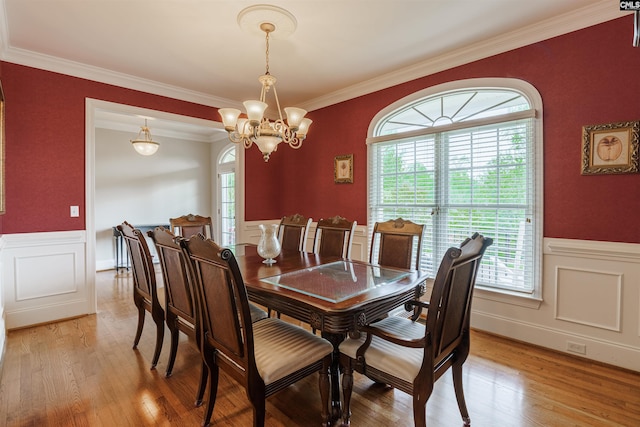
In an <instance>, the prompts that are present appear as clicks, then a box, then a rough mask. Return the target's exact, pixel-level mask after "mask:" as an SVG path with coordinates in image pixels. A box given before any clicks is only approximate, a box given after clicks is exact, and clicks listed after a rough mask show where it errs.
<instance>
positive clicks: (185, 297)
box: [147, 227, 267, 406]
mask: <svg viewBox="0 0 640 427" xmlns="http://www.w3.org/2000/svg"><path fill="white" fill-rule="evenodd" d="M147 234H148V236H149V237H150V238H151V239H152V240H153V242H154V244H155V246H156V250H157V252H158V258H159V259H160V266H161V268H162V278H163V281H164V291H165V313H166V323H167V327H168V328H169V331H170V332H171V346H170V350H169V361H168V362H167V371H166V376H167V377H169V376H171V373H172V370H173V365H174V363H175V360H176V355H177V352H178V339H179V335H180V331H182V332H183V333H184V334H186V335H187V336H189V337H192V338H194V339H195V342H196V343H198V342H200V337H199V331H200V328H198V325H197V323H196V322H197V319H196V313H195V306H196V305H195V301H194V297H193V285H192V284H191V278H190V277H189V270H188V265H189V262H190V261H189V259H188V258H186V256H185V254H184V251H183V250H182V248H181V247H180V244H179V243H178V242H177V241H176V236H175V235H174V234H173V233H172V232H171V231H169V230H167V229H165V228H164V227H156V228H155V229H154V230H149V231H148V232H147ZM250 309H251V320H252V321H254V322H255V321H258V320H261V319H264V318H266V317H267V313H266V312H265V311H264V310H262V309H260V308H258V307H257V306H255V305H254V304H250ZM206 385H207V369H206V366H205V365H204V361H203V362H202V370H201V375H200V386H199V388H198V392H197V394H196V405H197V406H200V405H201V404H202V397H203V396H204V391H205V387H206Z"/></svg>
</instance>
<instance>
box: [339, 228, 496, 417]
mask: <svg viewBox="0 0 640 427" xmlns="http://www.w3.org/2000/svg"><path fill="white" fill-rule="evenodd" d="M492 242H493V241H492V239H490V238H485V237H483V236H482V235H480V234H478V233H475V234H474V235H473V236H472V237H471V238H468V239H466V240H465V241H464V242H463V243H462V244H461V246H460V248H455V247H451V248H449V249H448V250H447V252H446V253H445V255H444V257H443V258H442V262H441V263H440V267H439V268H438V272H437V274H436V278H435V282H434V285H433V290H432V293H431V298H430V300H429V302H423V301H419V300H415V301H413V302H411V304H414V305H419V306H421V307H422V308H425V309H426V310H427V317H426V323H424V324H423V323H420V322H416V321H414V320H412V319H407V318H403V317H395V316H390V317H387V318H385V319H382V320H380V321H378V322H375V323H372V324H370V325H368V326H363V327H361V328H359V332H360V336H359V337H357V336H356V335H352V336H350V337H348V338H347V339H345V340H344V341H343V342H342V343H341V344H340V346H339V349H340V366H341V368H342V370H343V380H342V389H343V396H344V408H343V425H349V422H350V405H351V394H352V391H353V371H356V372H359V373H361V374H364V375H365V376H367V377H369V378H370V379H372V380H374V381H377V382H381V383H385V384H390V385H391V386H393V387H395V388H397V389H398V390H401V391H403V392H405V393H408V394H410V395H412V396H413V420H414V424H415V426H416V427H425V426H426V413H425V410H426V404H427V401H428V400H429V397H430V395H431V392H432V391H433V386H434V383H435V382H436V381H437V380H438V379H439V378H440V377H441V376H442V375H443V374H444V373H445V372H446V371H447V370H448V369H449V368H451V372H452V375H453V385H454V389H455V394H456V400H457V403H458V408H459V410H460V414H461V415H462V419H463V422H464V424H465V425H470V419H469V412H468V410H467V406H466V402H465V400H464V393H463V389H462V366H463V364H464V362H465V360H466V359H467V356H468V355H469V346H470V343H469V317H470V312H471V300H472V296H473V288H474V286H475V282H476V277H477V274H478V269H479V267H480V261H481V260H482V256H483V254H484V252H485V250H486V248H487V247H488V246H489V245H491V244H492Z"/></svg>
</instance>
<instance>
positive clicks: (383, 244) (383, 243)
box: [369, 218, 424, 270]
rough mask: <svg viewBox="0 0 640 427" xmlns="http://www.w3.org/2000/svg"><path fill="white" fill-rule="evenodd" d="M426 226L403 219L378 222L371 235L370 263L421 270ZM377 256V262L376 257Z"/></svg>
mask: <svg viewBox="0 0 640 427" xmlns="http://www.w3.org/2000/svg"><path fill="white" fill-rule="evenodd" d="M423 233H424V225H423V224H416V223H414V222H411V221H409V220H404V219H402V218H397V219H392V220H389V221H385V222H376V223H375V224H374V226H373V234H372V235H371V248H370V251H369V262H371V263H376V264H379V265H382V266H386V267H396V268H405V269H415V270H420V252H421V250H422V236H423ZM376 254H377V260H374V257H375V256H376Z"/></svg>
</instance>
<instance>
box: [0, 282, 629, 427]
mask: <svg viewBox="0 0 640 427" xmlns="http://www.w3.org/2000/svg"><path fill="white" fill-rule="evenodd" d="M131 286H132V285H131V277H130V275H129V274H119V275H114V272H113V271H107V272H101V273H99V274H98V280H97V289H98V295H99V296H98V313H97V314H96V315H91V316H86V317H82V318H78V319H72V320H67V321H62V322H57V323H53V324H48V325H42V326H37V327H33V328H29V329H22V330H16V331H10V332H9V334H8V338H7V343H6V344H7V347H6V354H5V360H4V364H3V371H2V377H1V383H0V425H2V426H109V427H111V426H183V425H184V426H196V425H200V422H201V420H202V413H203V408H202V407H200V408H196V407H194V406H193V401H194V395H195V391H196V386H197V380H198V367H199V364H200V362H199V355H198V353H197V351H196V350H195V348H194V347H193V346H192V345H191V343H190V342H189V341H188V340H187V338H186V337H183V338H182V339H181V342H180V348H179V350H178V358H177V360H176V364H175V367H174V370H173V376H172V377H170V378H165V376H164V370H165V368H166V360H167V357H168V353H169V352H168V344H169V339H168V331H167V335H165V342H164V344H165V345H164V348H163V350H162V355H161V356H160V362H159V364H158V367H157V370H150V369H149V362H150V357H151V355H152V352H153V346H154V339H155V334H154V330H153V323H152V321H151V318H150V316H147V324H146V326H145V330H144V331H143V335H142V340H141V342H140V345H139V348H138V350H132V349H131V344H132V340H133V335H134V332H135V328H136V319H137V317H136V316H137V314H136V310H135V307H134V305H133V301H132V296H131V295H132V289H131ZM464 387H465V395H466V399H467V405H468V407H469V412H470V415H471V422H472V425H473V426H475V427H485V426H486V427H498V426H499V427H502V426H508V427H518V426H527V427H528V426H540V427H542V426H544V427H555V426H558V427H559V426H562V427H565V426H629V427H631V426H633V427H637V426H640V373H634V372H629V371H625V370H621V369H616V368H613V367H609V366H603V365H600V364H596V363H591V362H589V361H586V360H583V359H579V358H575V357H570V356H567V355H563V354H559V353H555V352H551V351H547V350H544V349H540V348H536V347H532V346H529V345H526V344H522V343H518V342H513V341H510V340H506V339H502V338H499V337H496V336H492V335H488V334H485V333H481V332H477V331H474V332H473V334H472V344H471V356H470V358H469V360H468V361H467V363H466V364H465V370H464ZM319 414H320V398H319V393H318V388H317V379H316V377H310V378H307V379H305V380H303V381H301V382H299V383H298V384H296V385H294V386H292V387H290V388H288V389H286V390H284V391H282V392H280V393H278V394H276V395H274V396H272V397H270V398H269V399H268V400H267V426H317V425H320V416H319ZM352 414H353V415H352V426H354V427H359V426H368V427H377V426H411V425H413V421H412V415H411V398H410V397H409V396H408V395H406V394H404V393H402V392H401V391H398V390H394V389H390V388H386V387H384V386H381V385H376V384H373V383H372V382H371V381H369V380H368V379H367V378H364V377H362V376H360V375H357V374H356V377H355V384H354V395H353V399H352ZM212 421H213V423H212V424H213V425H214V426H251V425H252V413H251V408H250V406H249V404H248V402H247V399H246V397H245V395H244V392H243V391H242V389H241V388H240V387H238V386H237V385H236V384H235V383H234V382H233V381H231V380H229V379H227V378H226V377H225V376H224V375H223V376H222V377H221V381H220V387H219V391H218V401H217V403H216V408H215V410H214V414H213V419H212ZM427 422H428V425H429V426H431V427H450V426H460V425H462V421H461V418H460V414H459V412H458V408H457V405H456V401H455V397H454V394H453V387H452V384H451V375H450V374H446V375H445V376H444V377H443V378H441V379H440V381H438V383H437V384H436V387H435V390H434V393H433V395H432V396H431V399H430V400H429V403H428V405H427Z"/></svg>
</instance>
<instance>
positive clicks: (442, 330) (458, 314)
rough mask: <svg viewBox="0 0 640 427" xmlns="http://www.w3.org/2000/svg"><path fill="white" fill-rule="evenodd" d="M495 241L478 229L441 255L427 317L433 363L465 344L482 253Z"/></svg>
mask: <svg viewBox="0 0 640 427" xmlns="http://www.w3.org/2000/svg"><path fill="white" fill-rule="evenodd" d="M492 243H493V240H492V239H490V238H485V237H484V236H482V235H481V234H478V233H475V234H474V235H473V236H472V237H471V238H468V239H466V240H465V241H464V242H462V244H461V245H460V248H454V247H451V248H449V249H448V250H447V252H446V253H445V255H444V257H443V258H442V261H441V263H440V267H439V268H438V273H437V274H436V278H435V281H434V284H433V290H432V293H431V299H430V301H429V309H428V311H427V320H426V325H427V327H426V331H428V332H427V333H428V334H429V335H430V337H429V340H430V342H431V344H432V347H433V352H434V354H433V362H434V366H437V365H438V364H439V363H440V362H441V361H442V360H444V359H446V358H447V357H448V356H449V355H450V354H451V352H452V351H453V350H454V349H456V348H457V347H458V346H459V345H460V344H463V342H462V340H463V339H465V337H466V339H468V333H469V318H470V311H471V298H472V296H473V289H474V286H475V283H476V276H477V274H478V270H479V268H480V261H481V260H482V256H483V255H484V252H485V250H486V249H487V247H488V246H489V245H491V244H492ZM429 340H428V341H429ZM466 344H467V345H468V343H466Z"/></svg>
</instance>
